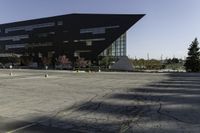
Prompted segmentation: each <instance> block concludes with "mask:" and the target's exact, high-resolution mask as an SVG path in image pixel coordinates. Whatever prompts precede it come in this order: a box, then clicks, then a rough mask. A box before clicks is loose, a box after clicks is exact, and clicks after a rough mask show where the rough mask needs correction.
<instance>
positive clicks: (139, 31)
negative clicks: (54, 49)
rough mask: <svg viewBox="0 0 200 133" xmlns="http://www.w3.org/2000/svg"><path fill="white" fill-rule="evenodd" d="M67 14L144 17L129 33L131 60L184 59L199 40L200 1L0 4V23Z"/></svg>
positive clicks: (11, 0) (2, 0) (23, 0)
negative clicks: (134, 58)
mask: <svg viewBox="0 0 200 133" xmlns="http://www.w3.org/2000/svg"><path fill="white" fill-rule="evenodd" d="M69 13H128V14H135V13H136V14H138V13H139V14H143V13H144V14H146V16H145V17H144V18H143V19H142V20H141V21H139V22H138V23H137V24H136V25H134V26H133V27H132V28H131V29H130V30H129V31H128V41H127V43H128V48H127V51H128V55H129V56H130V57H137V58H147V53H149V56H150V58H156V59H160V57H161V55H163V58H166V57H168V58H171V57H178V58H184V57H185V56H186V55H187V48H188V46H189V44H190V43H191V42H192V41H193V40H194V38H195V37H197V38H199V40H200V0H0V23H7V22H13V21H20V20H27V19H33V18H41V17H47V16H54V15H62V14H69Z"/></svg>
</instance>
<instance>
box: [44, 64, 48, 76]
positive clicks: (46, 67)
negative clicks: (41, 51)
mask: <svg viewBox="0 0 200 133" xmlns="http://www.w3.org/2000/svg"><path fill="white" fill-rule="evenodd" d="M47 69H48V66H47V65H46V66H45V71H46V72H45V75H44V77H45V78H48V77H49V75H48V74H47Z"/></svg>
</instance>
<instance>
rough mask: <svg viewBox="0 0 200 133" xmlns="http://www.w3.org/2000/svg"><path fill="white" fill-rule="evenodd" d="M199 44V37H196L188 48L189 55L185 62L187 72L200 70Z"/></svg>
mask: <svg viewBox="0 0 200 133" xmlns="http://www.w3.org/2000/svg"><path fill="white" fill-rule="evenodd" d="M198 45H199V42H198V40H197V38H195V39H194V41H193V42H192V44H191V45H190V47H189V48H188V50H189V51H188V57H187V59H186V62H185V68H186V71H187V72H200V52H199V46H198Z"/></svg>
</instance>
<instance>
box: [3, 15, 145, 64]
mask: <svg viewBox="0 0 200 133" xmlns="http://www.w3.org/2000/svg"><path fill="white" fill-rule="evenodd" d="M143 16H144V15H143V14H136V15H135V14H133V15H132V14H131V15H127V14H69V15H61V16H55V17H48V18H40V19H34V20H27V21H21V22H13V23H7V24H0V53H15V54H21V55H22V59H23V58H26V60H29V61H27V62H28V63H29V64H30V63H37V64H44V62H45V61H44V60H46V64H49V65H51V64H55V62H57V61H58V58H59V57H60V56H63V55H64V56H65V58H67V60H68V61H69V62H71V64H72V65H74V64H75V62H76V61H77V60H78V59H80V58H81V59H84V60H85V61H90V62H91V63H92V64H98V60H99V58H100V57H102V56H113V57H122V56H126V31H127V30H128V29H129V28H130V27H131V26H132V25H134V24H135V23H136V22H137V21H138V20H140V19H141V18H142V17H143Z"/></svg>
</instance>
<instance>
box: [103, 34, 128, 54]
mask: <svg viewBox="0 0 200 133" xmlns="http://www.w3.org/2000/svg"><path fill="white" fill-rule="evenodd" d="M100 56H113V57H120V56H126V33H124V34H122V35H121V36H120V37H119V38H118V39H117V40H116V41H114V42H113V43H112V45H111V46H110V47H108V48H107V49H105V50H104V51H103V52H102V53H101V54H100Z"/></svg>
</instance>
